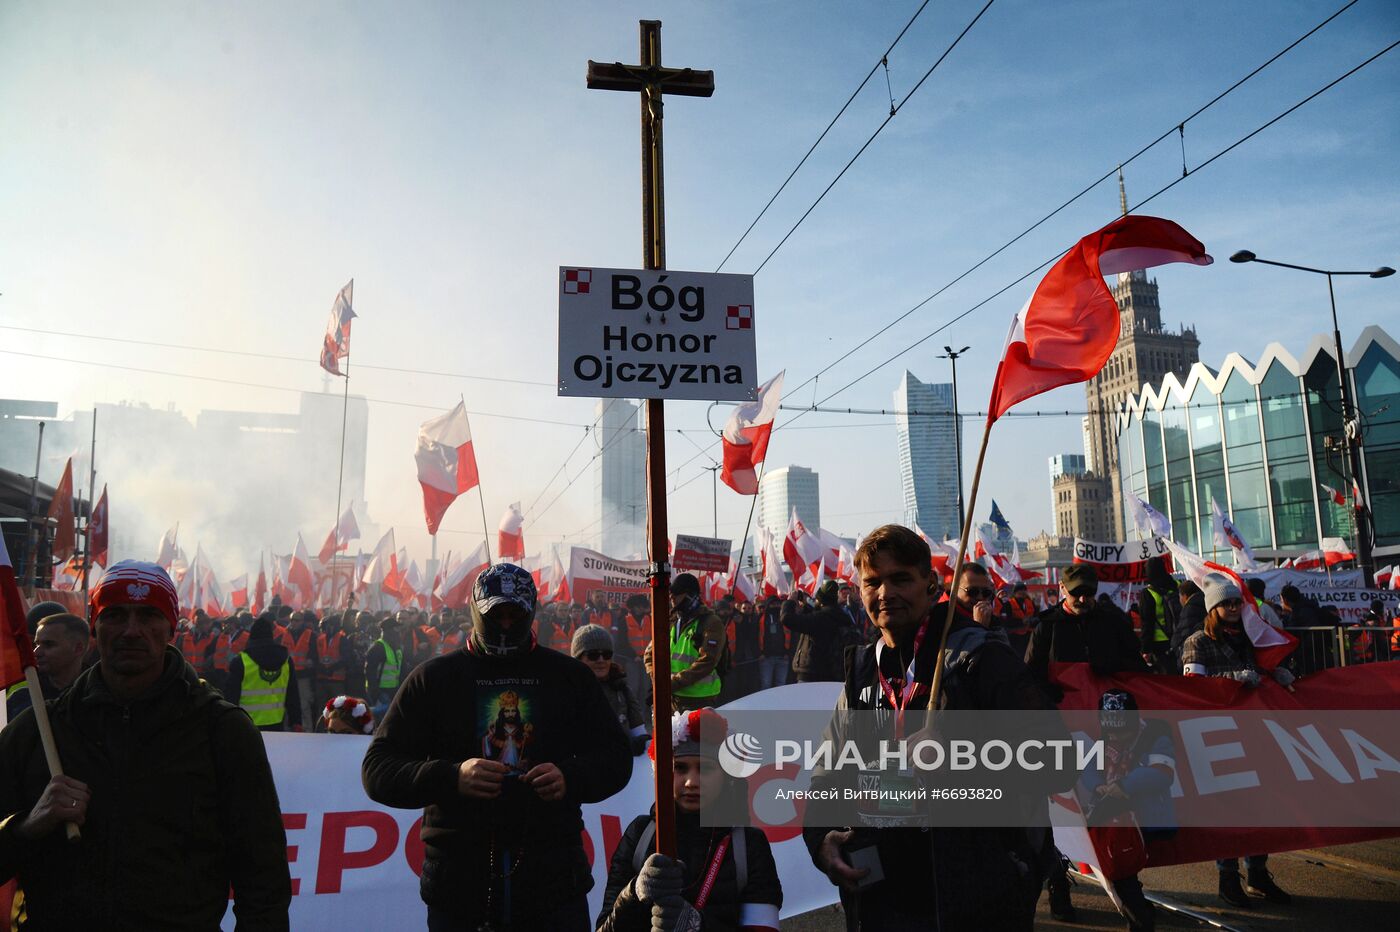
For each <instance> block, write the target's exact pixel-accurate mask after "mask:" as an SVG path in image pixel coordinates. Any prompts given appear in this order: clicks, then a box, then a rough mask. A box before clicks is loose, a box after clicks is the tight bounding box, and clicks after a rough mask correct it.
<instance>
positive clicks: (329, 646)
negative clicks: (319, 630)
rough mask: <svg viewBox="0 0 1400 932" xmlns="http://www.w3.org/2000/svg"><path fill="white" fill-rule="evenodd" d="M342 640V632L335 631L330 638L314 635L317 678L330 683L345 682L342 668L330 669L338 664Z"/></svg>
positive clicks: (343, 636)
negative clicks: (317, 661)
mask: <svg viewBox="0 0 1400 932" xmlns="http://www.w3.org/2000/svg"><path fill="white" fill-rule="evenodd" d="M344 640H345V632H344V631H337V632H336V633H335V637H332V638H327V637H326V636H325V635H324V634H318V635H316V657H317V659H318V660H319V661H320V666H319V667H318V668H317V670H316V676H317V678H319V679H322V680H325V681H327V682H330V683H343V682H345V668H344V667H341V668H340V669H338V670H334V669H331V668H332V667H334V666H335V665H336V664H338V663H340V645H341V643H342V642H343V641H344Z"/></svg>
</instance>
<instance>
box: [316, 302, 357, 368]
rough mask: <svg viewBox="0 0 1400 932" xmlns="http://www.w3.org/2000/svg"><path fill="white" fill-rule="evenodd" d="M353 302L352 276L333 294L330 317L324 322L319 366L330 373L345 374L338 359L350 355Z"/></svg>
mask: <svg viewBox="0 0 1400 932" xmlns="http://www.w3.org/2000/svg"><path fill="white" fill-rule="evenodd" d="M354 304H355V280H354V279H353V278H352V279H350V281H349V282H347V283H346V285H345V287H344V288H342V289H340V293H339V294H337V295H336V296H335V303H334V304H332V305H331V319H330V320H329V321H328V322H327V323H326V336H325V339H324V340H322V341H321V368H322V369H325V370H326V371H327V372H329V373H330V374H331V375H345V373H344V372H341V371H340V361H341V360H342V359H344V358H345V357H346V356H349V355H350V321H352V320H354V319H355V317H356V316H357V315H356V314H355V309H354Z"/></svg>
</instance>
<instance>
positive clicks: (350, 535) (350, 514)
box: [316, 502, 360, 563]
mask: <svg viewBox="0 0 1400 932" xmlns="http://www.w3.org/2000/svg"><path fill="white" fill-rule="evenodd" d="M359 537H360V525H359V524H357V523H356V522H355V503H354V502H351V503H350V504H349V505H348V506H347V507H346V509H345V514H343V515H341V516H340V520H339V521H338V522H336V526H335V527H333V528H331V532H330V533H329V534H327V535H326V542H325V543H324V544H322V545H321V552H320V553H319V554H317V555H316V559H317V560H320V561H321V562H322V563H329V562H331V558H332V557H334V556H335V555H336V554H337V553H342V552H344V551H345V550H347V549H348V548H349V547H350V541H352V540H359Z"/></svg>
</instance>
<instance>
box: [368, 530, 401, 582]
mask: <svg viewBox="0 0 1400 932" xmlns="http://www.w3.org/2000/svg"><path fill="white" fill-rule="evenodd" d="M398 580H399V551H398V547H397V546H396V545H395V544H394V529H393V528H389V530H387V531H385V532H384V536H383V537H381V538H379V543H377V544H375V545H374V553H372V554H371V555H370V558H369V565H368V566H366V567H365V572H364V575H363V576H361V577H360V581H361V582H362V583H364V584H365V586H366V587H367V588H368V589H369V591H370V593H371V594H378V593H380V592H388V593H390V594H391V595H397V594H398ZM386 582H391V583H392V585H386V584H385V583H386Z"/></svg>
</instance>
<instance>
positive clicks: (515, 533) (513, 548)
mask: <svg viewBox="0 0 1400 932" xmlns="http://www.w3.org/2000/svg"><path fill="white" fill-rule="evenodd" d="M524 525H525V516H524V515H522V514H521V513H520V503H519V502H513V503H512V504H511V505H510V506H509V507H507V508H506V513H505V514H503V515H501V523H500V525H499V527H498V528H497V533H496V559H498V560H514V561H520V560H523V559H525V532H524V530H523V528H524Z"/></svg>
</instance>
